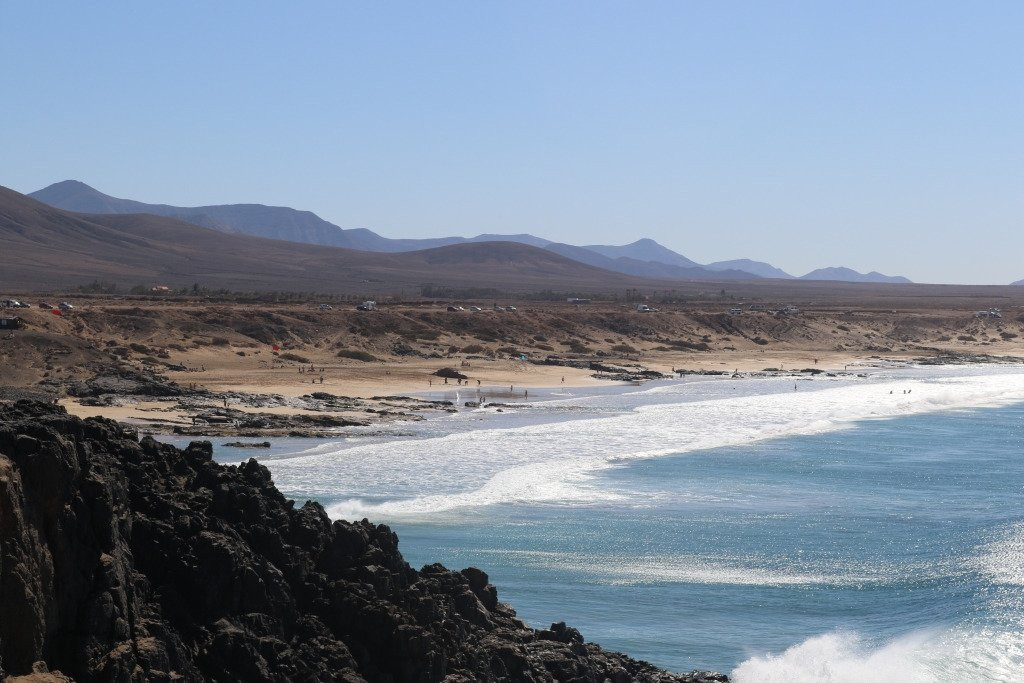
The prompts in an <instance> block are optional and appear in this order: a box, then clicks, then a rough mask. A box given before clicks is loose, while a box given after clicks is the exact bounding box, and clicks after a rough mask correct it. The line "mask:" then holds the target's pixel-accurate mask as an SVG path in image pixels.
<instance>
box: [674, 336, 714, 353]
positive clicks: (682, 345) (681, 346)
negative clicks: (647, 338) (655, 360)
mask: <svg viewBox="0 0 1024 683" xmlns="http://www.w3.org/2000/svg"><path fill="white" fill-rule="evenodd" d="M668 345H669V346H670V347H672V349H673V350H675V351H710V350H711V347H710V346H708V343H707V338H705V341H699V342H692V341H687V340H685V339H677V340H676V341H670V342H668Z"/></svg>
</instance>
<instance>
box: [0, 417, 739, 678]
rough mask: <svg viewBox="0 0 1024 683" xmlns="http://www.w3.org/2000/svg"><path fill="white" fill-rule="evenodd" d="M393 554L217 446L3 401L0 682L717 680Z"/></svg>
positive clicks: (386, 539) (374, 536) (474, 580)
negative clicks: (670, 667) (652, 659)
mask: <svg viewBox="0 0 1024 683" xmlns="http://www.w3.org/2000/svg"><path fill="white" fill-rule="evenodd" d="M397 546H398V539H397V538H396V536H395V534H394V533H393V532H392V531H391V530H390V529H389V528H388V527H386V526H383V525H376V524H372V523H370V522H367V521H365V520H364V521H362V522H342V521H336V522H331V521H330V520H329V519H328V517H327V515H326V514H325V512H324V510H323V508H322V507H321V506H320V505H318V504H316V503H312V502H308V503H306V504H305V505H303V506H302V507H296V506H295V504H294V502H293V501H290V500H286V499H285V498H284V496H282V495H281V493H280V492H278V491H277V489H276V488H275V487H274V485H273V483H272V482H271V479H270V474H269V472H268V471H267V469H266V468H264V467H262V466H261V465H259V464H258V463H257V462H256V461H254V460H249V461H248V462H247V463H245V464H243V465H241V466H238V467H228V466H222V465H218V464H216V463H215V462H214V461H213V460H212V458H211V450H210V445H209V444H208V443H194V444H192V445H191V446H189V447H188V448H186V449H184V450H179V449H177V448H174V447H172V446H169V445H165V444H160V443H157V442H156V441H154V440H152V439H149V438H146V439H143V440H142V441H141V442H140V441H138V439H137V437H136V435H135V433H134V432H132V431H130V430H128V429H125V428H123V427H121V426H119V425H118V424H116V423H114V422H111V421H107V420H100V419H89V420H79V419H76V418H72V417H69V416H68V415H67V414H65V413H64V412H63V410H62V409H60V408H58V407H56V406H51V405H47V404H42V403H32V402H27V401H21V402H18V403H16V404H13V405H6V406H5V405H0V678H3V677H4V676H11V677H12V679H13V678H14V677H18V676H21V675H29V676H30V678H28V679H25V680H34V681H44V680H50V681H61V680H67V679H66V678H65V677H64V676H65V675H66V676H69V677H72V678H73V679H75V680H77V681H172V680H185V681H203V680H208V681H362V680H369V681H394V682H398V681H417V682H419V681H447V682H448V683H462V682H469V681H498V680H511V681H579V682H584V681H587V682H589V681H594V682H603V681H613V682H623V681H657V682H669V681H723V680H725V677H724V676H721V675H717V674H707V673H700V672H694V673H692V674H684V675H676V674H669V673H666V672H664V671H661V670H659V669H656V668H655V667H653V666H651V665H649V664H647V663H644V662H640V661H636V660H633V659H631V658H629V657H626V656H624V655H620V654H615V653H610V652H605V651H604V650H602V649H600V648H599V647H598V646H596V645H593V644H588V643H585V642H584V641H583V638H582V637H581V636H580V634H579V632H578V631H576V630H575V629H573V628H569V627H566V626H565V625H564V624H554V625H552V627H551V628H550V629H545V630H540V631H536V630H533V629H530V628H529V627H527V626H526V625H524V624H523V623H522V622H521V621H519V620H518V619H517V618H516V616H515V612H514V611H513V610H512V609H511V608H510V607H508V606H507V605H503V604H502V603H499V602H498V598H497V594H496V591H495V589H494V586H492V585H490V584H489V583H488V579H487V575H486V574H485V573H484V572H482V571H480V570H478V569H473V568H470V569H465V570H463V571H461V572H454V571H449V570H448V569H445V568H444V567H443V566H441V565H438V564H434V565H428V566H426V567H424V568H423V569H421V570H419V571H416V570H414V569H412V568H411V567H410V566H409V565H408V564H407V563H406V562H405V561H404V560H403V559H402V556H401V554H400V553H399V552H398V547H397ZM47 672H53V673H47ZM56 672H60V673H56Z"/></svg>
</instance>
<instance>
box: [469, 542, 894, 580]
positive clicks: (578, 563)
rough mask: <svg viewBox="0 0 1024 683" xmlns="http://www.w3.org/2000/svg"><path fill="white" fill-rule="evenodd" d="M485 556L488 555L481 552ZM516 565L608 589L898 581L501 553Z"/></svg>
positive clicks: (853, 573) (719, 563)
mask: <svg viewBox="0 0 1024 683" xmlns="http://www.w3.org/2000/svg"><path fill="white" fill-rule="evenodd" d="M481 554H484V555H486V554H487V552H486V551H481ZM497 554H501V555H506V556H507V555H514V556H515V557H516V561H517V563H521V564H524V565H528V566H534V567H543V568H546V569H551V570H558V571H571V572H574V573H579V574H581V575H585V576H588V577H591V579H592V580H596V581H599V582H604V583H607V584H610V585H625V586H630V585H644V584H652V583H694V584H708V585H715V584H718V585H738V586H865V585H869V584H881V583H888V582H890V581H893V580H896V579H897V578H898V569H896V568H893V567H883V566H874V567H872V566H868V567H850V568H848V567H830V568H824V569H823V568H792V567H782V566H772V564H771V563H770V562H769V561H767V559H763V560H758V558H751V557H743V558H734V557H712V556H700V555H621V556H608V557H597V556H594V555H591V554H574V553H571V552H552V551H535V550H502V551H498V553H497Z"/></svg>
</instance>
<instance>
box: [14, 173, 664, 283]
mask: <svg viewBox="0 0 1024 683" xmlns="http://www.w3.org/2000/svg"><path fill="white" fill-rule="evenodd" d="M0 240H2V242H3V244H4V247H5V248H4V253H5V257H4V259H3V260H2V261H0V287H4V288H7V289H17V290H56V289H61V288H66V287H72V286H76V285H79V284H83V283H87V282H91V281H92V280H95V279H102V280H107V281H110V282H114V283H117V284H119V285H123V286H132V285H136V284H145V285H151V284H161V285H167V286H172V287H180V286H188V285H191V284H192V283H195V282H198V283H200V284H201V285H203V286H208V287H211V288H228V289H233V290H291V291H320V292H330V293H341V292H360V291H384V292H399V291H403V290H404V291H407V292H409V293H418V291H419V289H420V288H421V287H422V286H423V285H426V284H432V285H436V286H454V287H491V288H496V289H500V290H507V291H513V292H523V291H536V290H540V289H546V288H551V289H559V290H580V289H588V290H600V289H606V290H607V289H619V288H621V287H626V286H630V285H634V286H635V285H642V284H647V285H648V286H650V285H652V284H656V283H654V281H647V282H645V281H644V280H643V279H642V278H637V277H632V276H627V275H622V274H620V273H613V272H610V271H606V270H602V269H600V268H595V267H592V266H587V265H584V264H581V263H577V262H575V261H572V260H570V259H567V258H565V257H563V256H559V255H557V254H553V253H551V252H549V251H545V250H543V249H539V248H537V247H532V246H529V245H525V244H517V243H511V242H484V243H470V244H458V245H449V246H444V247H438V248H435V249H426V250H422V251H416V252H405V253H397V254H388V253H377V252H363V251H355V250H351V249H343V248H339V247H326V246H320V245H311V244H300V243H295V242H284V241H278V240H270V239H265V238H260V237H252V236H248V235H239V234H225V233H222V232H217V231H214V230H209V229H206V228H202V227H198V226H195V225H192V224H190V223H185V222H182V221H179V220H176V219H172V218H164V217H159V216H152V215H148V214H134V215H132V214H129V215H124V214H122V215H101V214H78V213H72V212H68V211H63V210H60V209H55V208H52V207H50V206H47V205H45V204H42V203H40V202H37V201H35V200H33V199H31V198H29V197H26V196H25V195H22V194H19V193H17V192H14V191H13V190H9V189H7V188H2V187H0Z"/></svg>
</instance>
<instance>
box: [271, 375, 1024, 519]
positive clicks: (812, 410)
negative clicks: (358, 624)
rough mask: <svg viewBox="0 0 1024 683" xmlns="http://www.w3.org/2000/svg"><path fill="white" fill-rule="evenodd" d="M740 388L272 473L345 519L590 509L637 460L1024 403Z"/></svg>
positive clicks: (933, 384)
mask: <svg viewBox="0 0 1024 683" xmlns="http://www.w3.org/2000/svg"><path fill="white" fill-rule="evenodd" d="M811 385H816V386H821V385H824V386H826V387H828V388H824V389H819V390H814V389H812V386H811ZM709 386H710V385H709ZM717 386H718V387H719V391H721V387H723V386H725V385H723V384H722V383H719V384H718V385H717ZM733 386H735V387H737V388H736V389H735V391H737V393H740V394H741V395H736V396H727V397H726V398H710V399H699V400H693V396H692V394H697V395H700V394H701V390H700V388H699V387H698V388H694V387H693V386H692V385H687V384H684V383H680V384H676V385H668V386H667V387H659V388H656V389H655V390H649V391H650V392H651V394H650V396H651V397H654V396H656V397H657V398H656V399H654V398H650V400H652V401H654V402H655V403H657V405H644V404H643V401H644V400H647V399H645V398H644V396H643V395H642V394H643V393H645V392H637V393H638V394H641V396H640V397H639V398H637V397H636V396H634V397H632V398H631V400H632V401H633V402H634V404H635V407H634V408H633V409H632V410H630V411H628V412H625V413H621V414H612V415H607V414H600V413H599V414H598V416H596V417H593V418H590V419H576V420H567V421H562V422H554V423H547V424H529V425H525V426H519V427H516V428H513V429H498V428H493V429H476V430H470V431H461V432H456V433H452V434H447V435H444V436H437V437H431V438H421V439H414V440H406V441H392V442H389V443H369V444H363V445H359V446H354V447H348V448H335V449H323V450H317V451H313V452H307V453H306V454H300V455H299V456H297V457H293V458H288V459H281V460H275V461H273V462H268V463H267V464H268V466H270V467H271V469H272V470H273V473H274V478H275V481H276V482H277V483H278V485H279V486H280V487H281V488H282V489H283V490H285V492H286V493H287V492H288V491H289V490H296V489H298V490H305V491H322V492H323V495H324V496H325V497H327V496H332V497H336V498H338V497H340V498H342V499H343V501H344V502H342V503H339V504H336V505H334V506H333V507H331V508H330V509H329V512H330V513H331V514H332V515H334V516H336V517H361V516H373V517H375V518H378V519H380V518H388V517H397V516H403V517H409V516H412V517H417V516H429V515H431V514H436V513H441V512H450V511H453V510H457V509H462V508H467V507H474V506H487V505H494V504H503V503H549V504H572V505H582V504H588V503H597V502H602V501H610V500H617V499H618V498H619V495H620V494H617V493H615V492H613V491H609V490H608V489H607V487H600V486H595V485H594V475H595V474H597V473H598V472H600V471H601V470H605V469H608V468H610V467H615V466H617V465H618V464H620V463H622V462H625V461H629V460H634V459H638V458H652V457H658V456H663V455H667V454H675V453H686V452H692V451H699V450H704V449H711V448H717V447H722V446H735V445H742V444H746V443H751V442H754V441H760V440H765V439H773V438H779V437H786V436H794V435H802V434H818V433H823V432H829V431H835V430H840V429H846V428H850V427H852V426H853V425H854V424H855V423H856V422H858V421H861V420H866V419H873V418H890V417H898V416H903V415H913V414H919V413H926V412H934V411H939V410H948V409H961V408H974V407H979V406H994V405H1001V404H1005V403H1010V402H1015V401H1022V400H1024V373H1019V372H1018V373H1002V374H986V375H980V374H979V375H973V376H970V375H969V376H955V377H945V378H941V377H930V378H925V379H920V378H918V379H911V378H905V379H891V380H887V381H866V382H852V383H848V384H839V385H836V384H833V383H827V384H826V383H825V382H820V383H812V382H806V383H803V386H802V387H801V389H800V390H798V391H791V390H786V391H784V392H781V393H771V394H765V393H749V394H748V395H742V393H743V392H744V391H748V392H751V391H754V390H756V391H757V392H763V391H764V389H763V386H762V385H755V384H746V385H745V384H743V383H742V382H736V383H734V384H731V385H728V388H729V389H732V387H733ZM904 392H909V393H904ZM673 393H674V394H675V397H674V398H673ZM573 400H574V401H579V399H573ZM637 401H640V403H639V404H636V402H637Z"/></svg>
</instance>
